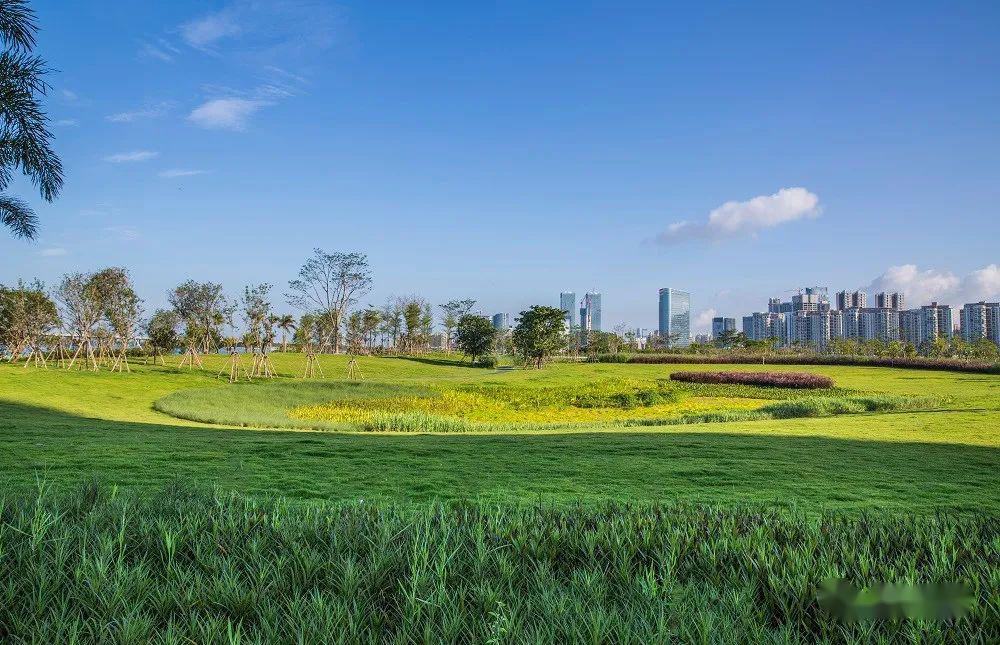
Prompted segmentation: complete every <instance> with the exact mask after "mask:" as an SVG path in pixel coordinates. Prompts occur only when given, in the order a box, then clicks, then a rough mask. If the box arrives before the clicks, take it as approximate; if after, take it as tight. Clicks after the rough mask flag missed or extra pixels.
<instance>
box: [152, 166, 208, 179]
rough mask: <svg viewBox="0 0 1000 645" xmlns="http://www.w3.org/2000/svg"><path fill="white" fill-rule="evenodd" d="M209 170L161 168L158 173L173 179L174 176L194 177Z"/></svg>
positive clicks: (165, 177)
mask: <svg viewBox="0 0 1000 645" xmlns="http://www.w3.org/2000/svg"><path fill="white" fill-rule="evenodd" d="M207 172H208V171H207V170H189V169H184V168H168V169H167V170H161V171H160V172H159V173H158V174H159V175H160V177H163V178H164V179H172V178H174V177H193V176H194V175H204V174H205V173H207Z"/></svg>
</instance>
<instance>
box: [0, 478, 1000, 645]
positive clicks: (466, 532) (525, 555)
mask: <svg viewBox="0 0 1000 645" xmlns="http://www.w3.org/2000/svg"><path fill="white" fill-rule="evenodd" d="M0 526H2V527H4V530H0V558H2V560H0V561H2V563H3V565H4V571H5V575H4V576H3V577H2V578H0V639H2V640H5V641H7V640H10V641H12V642H21V641H25V642H28V641H37V642H47V643H63V642H82V641H87V642H95V641H99V642H128V643H135V642H154V641H155V642H160V641H164V642H219V641H220V639H225V640H227V641H228V642H289V641H299V642H325V641H328V640H330V638H331V636H334V635H335V637H336V639H338V640H343V641H345V642H480V643H485V642H498V641H500V642H548V643H555V642H567V643H568V642H580V641H589V642H637V643H640V642H641V643H653V642H657V643H659V642H727V643H749V642H754V643H756V642H787V643H798V642H802V643H805V642H810V643H811V642H996V641H997V640H998V639H1000V617H998V614H997V612H996V611H995V610H994V609H995V607H996V606H997V605H998V604H1000V580H998V578H997V576H996V566H995V564H996V563H995V557H994V556H995V549H996V544H997V543H998V542H1000V523H998V522H996V518H995V517H992V516H988V515H967V514H966V515H958V514H947V513H938V514H935V515H931V516H924V515H909V516H901V515H896V514H892V513H889V512H885V511H872V512H869V513H865V514H863V515H860V516H851V515H843V514H838V513H833V512H823V513H821V514H814V515H807V514H804V513H802V512H798V511H794V510H792V511H781V510H773V509H771V510H768V509H762V508H759V507H756V506H736V507H729V508H720V507H716V506H701V505H673V504H641V503H633V502H627V501H625V502H618V503H613V504H606V505H597V506H582V505H574V506H570V507H551V506H545V505H538V504H531V505H528V504H524V505H505V506H497V505H493V504H488V503H468V502H466V503H457V504H429V505H426V506H420V507H401V506H398V505H393V504H385V503H380V502H377V501H376V502H372V501H371V500H368V499H364V500H353V501H349V502H345V503H340V504H329V503H321V504H308V505H303V504H290V503H288V502H285V501H282V500H280V499H259V498H248V497H244V496H242V495H238V494H226V493H222V492H219V491H210V490H205V489H199V488H190V487H187V486H184V485H179V484H175V485H172V486H170V487H168V488H165V489H160V490H157V491H154V496H153V497H151V498H145V497H140V496H136V495H133V494H131V493H128V492H123V491H121V490H117V489H114V488H110V487H106V486H102V485H99V484H91V485H89V486H85V487H81V488H78V489H76V490H74V491H73V492H71V493H69V494H61V495H57V494H54V493H52V492H50V491H48V490H46V489H45V487H44V486H43V487H41V488H40V490H38V491H31V492H26V493H21V494H12V495H8V496H7V497H6V498H5V500H4V501H3V503H2V504H0ZM831 578H834V579H836V578H846V579H847V580H849V581H850V582H852V583H854V584H855V585H858V586H861V587H867V586H875V585H879V584H881V583H885V582H909V583H929V584H938V585H942V584H946V583H952V582H955V581H961V582H963V583H965V584H966V585H968V588H969V590H970V591H971V594H972V596H971V602H970V603H969V605H970V606H969V610H968V613H967V614H966V615H964V616H963V617H961V618H958V619H954V620H949V621H934V620H923V621H917V620H909V619H904V620H892V621H879V622H862V623H849V622H843V621H841V620H839V619H837V618H836V617H834V616H832V615H830V614H828V613H827V612H826V611H824V610H823V608H822V607H821V606H820V603H819V602H817V598H818V596H819V594H820V593H821V590H822V589H823V587H824V585H825V582H826V581H827V580H828V579H831Z"/></svg>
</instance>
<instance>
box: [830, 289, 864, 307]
mask: <svg viewBox="0 0 1000 645" xmlns="http://www.w3.org/2000/svg"><path fill="white" fill-rule="evenodd" d="M867 306H868V294H867V293H865V292H864V291H838V292H837V309H839V310H841V311H843V310H844V309H864V308H865V307H867Z"/></svg>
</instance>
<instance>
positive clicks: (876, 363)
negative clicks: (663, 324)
mask: <svg viewBox="0 0 1000 645" xmlns="http://www.w3.org/2000/svg"><path fill="white" fill-rule="evenodd" d="M588 360H589V361H590V362H592V363H641V364H650V365H689V364H699V363H700V364H719V365H730V364H733V365H738V364H756V365H855V366H860V367H900V368H908V369H922V370H949V371H954V372H970V373H975V374H1000V364H998V363H994V362H989V361H975V360H965V359H956V358H926V357H923V356H910V357H900V358H883V357H873V356H843V355H836V354H772V355H763V354H743V353H737V352H731V353H725V354H723V353H718V354H657V353H638V354H595V355H593V356H590V357H589V358H588Z"/></svg>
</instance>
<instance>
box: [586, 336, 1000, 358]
mask: <svg viewBox="0 0 1000 645" xmlns="http://www.w3.org/2000/svg"><path fill="white" fill-rule="evenodd" d="M625 347H626V348H630V347H631V348H634V347H635V344H634V343H629V342H628V340H626V343H625ZM648 349H649V350H651V351H670V352H671V353H684V354H715V353H719V352H725V351H738V352H740V353H750V354H770V353H788V354H812V353H823V354H830V355H835V356H863V357H871V358H909V357H915V356H924V357H928V358H958V359H968V360H982V361H997V360H1000V348H998V347H997V345H996V344H995V343H993V342H991V341H989V340H986V339H981V340H979V341H977V342H975V343H968V342H965V341H964V340H963V339H962V338H961V337H959V336H954V337H952V338H946V337H943V336H942V337H939V338H937V339H936V340H934V341H929V342H926V343H923V344H921V345H920V346H914V345H913V344H911V343H907V342H904V341H901V340H892V341H883V340H878V339H874V340H860V339H855V338H833V339H831V340H830V342H829V343H827V345H826V346H825V347H823V348H821V349H819V348H816V347H815V346H813V345H809V344H793V345H790V346H787V347H780V348H779V347H777V340H776V339H773V340H751V339H749V338H747V337H746V335H745V334H744V333H742V332H737V331H733V330H729V331H725V332H723V333H722V334H720V335H719V337H718V338H716V339H714V340H713V341H712V342H709V343H692V344H690V345H688V346H687V347H683V348H673V349H668V348H667V347H665V346H663V345H661V346H652V347H649V348H648ZM599 353H614V352H604V351H601V352H599Z"/></svg>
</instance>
